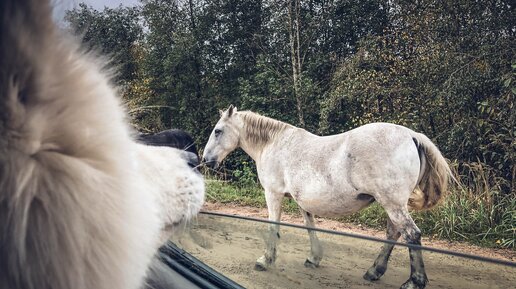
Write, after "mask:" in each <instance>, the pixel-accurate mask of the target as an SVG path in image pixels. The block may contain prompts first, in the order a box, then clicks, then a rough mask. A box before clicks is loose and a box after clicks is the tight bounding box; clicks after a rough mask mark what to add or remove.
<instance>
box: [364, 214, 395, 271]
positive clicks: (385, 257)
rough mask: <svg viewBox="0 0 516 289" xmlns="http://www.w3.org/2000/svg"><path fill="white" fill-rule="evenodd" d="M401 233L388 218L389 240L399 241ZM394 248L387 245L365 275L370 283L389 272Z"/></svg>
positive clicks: (392, 245) (391, 245)
mask: <svg viewBox="0 0 516 289" xmlns="http://www.w3.org/2000/svg"><path fill="white" fill-rule="evenodd" d="M400 235H401V234H400V233H399V232H398V230H396V228H395V227H394V224H393V223H392V221H391V220H390V219H389V218H387V239H388V240H392V241H397V240H398V238H399V237H400ZM393 248H394V244H389V243H385V244H384V245H383V247H382V249H381V251H380V254H379V255H378V257H377V258H376V260H375V261H374V264H373V266H371V268H369V270H367V272H366V273H365V274H364V279H366V280H369V281H376V280H378V279H380V277H382V276H383V274H385V271H387V263H388V262H389V257H390V256H391V252H392V249H393Z"/></svg>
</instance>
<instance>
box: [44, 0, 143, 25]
mask: <svg viewBox="0 0 516 289" xmlns="http://www.w3.org/2000/svg"><path fill="white" fill-rule="evenodd" d="M52 3H53V4H54V19H55V20H57V21H58V22H60V21H61V20H62V19H63V17H64V13H65V11H66V10H70V9H73V8H74V7H77V6H78V5H79V3H86V4H87V5H88V6H92V7H93V8H95V9H97V10H103V9H104V7H106V6H107V7H110V8H114V7H118V6H119V5H120V4H122V5H124V6H134V5H136V4H138V0H52Z"/></svg>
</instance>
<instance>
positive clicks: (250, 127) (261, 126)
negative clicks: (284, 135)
mask: <svg viewBox="0 0 516 289" xmlns="http://www.w3.org/2000/svg"><path fill="white" fill-rule="evenodd" d="M238 113H239V114H240V115H241V116H242V120H243V121H244V131H245V134H246V136H247V139H248V140H249V141H250V142H251V143H253V145H255V146H264V145H266V144H268V143H269V142H271V141H274V140H275V139H276V137H277V136H278V135H279V134H280V133H281V132H282V131H284V130H285V129H286V128H289V127H294V126H292V125H290V124H288V123H284V122H282V121H279V120H275V119H272V118H270V117H266V116H263V115H259V114H257V113H255V112H252V111H240V112H238Z"/></svg>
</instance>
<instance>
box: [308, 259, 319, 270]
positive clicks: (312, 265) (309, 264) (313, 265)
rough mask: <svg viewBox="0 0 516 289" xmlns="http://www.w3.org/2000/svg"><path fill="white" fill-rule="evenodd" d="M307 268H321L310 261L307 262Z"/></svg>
mask: <svg viewBox="0 0 516 289" xmlns="http://www.w3.org/2000/svg"><path fill="white" fill-rule="evenodd" d="M305 267H306V268H311V269H315V268H317V267H319V264H318V263H314V262H312V261H310V260H308V259H306V260H305Z"/></svg>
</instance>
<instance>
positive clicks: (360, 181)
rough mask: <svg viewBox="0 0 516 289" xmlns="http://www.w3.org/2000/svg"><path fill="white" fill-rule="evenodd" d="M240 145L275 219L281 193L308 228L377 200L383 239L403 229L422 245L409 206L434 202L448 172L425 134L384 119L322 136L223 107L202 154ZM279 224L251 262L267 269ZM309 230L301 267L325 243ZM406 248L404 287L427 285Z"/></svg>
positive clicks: (212, 155)
mask: <svg viewBox="0 0 516 289" xmlns="http://www.w3.org/2000/svg"><path fill="white" fill-rule="evenodd" d="M237 147H241V148H242V149H243V150H244V151H245V152H246V153H247V154H249V156H251V158H253V160H254V161H255V162H256V168H257V171H258V177H259V179H260V183H261V184H262V186H263V188H264V190H265V199H266V202H267V208H268V212H269V220H271V221H279V220H280V214H281V200H282V199H283V197H284V196H285V194H290V195H291V196H292V198H293V199H294V200H295V201H296V202H297V204H298V205H299V207H300V210H301V213H302V215H303V217H304V220H305V225H306V226H307V227H313V226H314V217H313V216H314V215H318V216H328V217H334V216H342V215H346V214H351V213H353V212H356V211H358V210H360V209H362V208H364V207H367V206H368V205H369V204H371V203H372V202H374V201H377V202H378V203H380V204H381V205H382V206H383V208H384V209H385V211H386V212H387V214H388V217H389V221H388V224H387V238H388V239H389V240H397V239H398V238H399V237H400V235H402V236H403V237H404V238H405V240H406V242H407V243H409V244H417V245H420V244H421V233H420V230H419V228H418V227H417V226H416V224H415V223H414V221H413V220H412V218H411V216H410V215H409V212H408V207H411V208H415V209H427V208H430V207H432V206H434V205H435V204H436V203H437V202H438V201H439V200H440V199H441V197H442V195H443V194H444V193H445V191H446V187H447V183H448V177H449V176H450V175H451V172H450V169H449V167H448V165H447V163H446V161H445V159H444V158H443V156H442V155H441V153H440V152H439V150H438V149H437V147H436V146H435V145H434V144H433V143H432V142H431V141H430V140H429V139H428V138H427V137H426V136H424V135H423V134H420V133H416V132H414V131H412V130H410V129H408V128H406V127H403V126H399V125H394V124H388V123H372V124H368V125H364V126H362V127H359V128H356V129H353V130H351V131H348V132H346V133H342V134H338V135H332V136H323V137H321V136H317V135H314V134H312V133H310V132H308V131H306V130H304V129H301V128H297V127H295V126H292V125H289V124H286V123H283V122H280V121H277V120H274V119H271V118H267V117H264V116H260V115H258V114H256V113H253V112H250V111H242V112H238V111H237V109H236V108H235V107H233V106H230V107H229V109H227V110H226V111H224V112H222V111H221V118H220V120H219V121H218V122H217V124H216V125H215V128H214V130H213V132H212V134H211V135H210V139H209V140H208V143H207V144H206V147H205V149H204V154H203V158H204V159H205V161H206V162H207V163H208V164H211V165H212V166H215V167H216V166H218V164H219V163H220V162H221V161H222V160H223V159H224V158H225V157H226V156H227V155H228V154H229V153H230V152H231V151H233V150H234V149H236V148H237ZM278 230H279V228H278V226H276V225H273V226H271V227H270V236H269V240H268V244H267V249H266V252H265V255H264V256H262V257H260V258H259V259H258V260H257V262H256V269H258V270H266V269H267V267H268V266H270V265H271V264H273V263H274V261H275V258H276V242H277V240H278V239H279V231H278ZM308 232H309V236H310V242H311V254H310V256H309V257H308V259H307V260H306V262H305V266H307V267H317V266H318V265H319V262H320V261H321V259H322V247H321V245H320V244H319V241H318V239H317V236H316V234H315V232H313V231H310V230H308ZM392 248H393V245H390V244H385V245H384V246H383V248H382V251H381V253H380V255H379V256H378V258H377V259H376V261H375V262H374V265H373V266H372V267H371V268H370V269H369V270H368V271H367V272H366V274H365V275H364V278H365V279H367V280H377V279H379V278H380V277H381V276H382V275H383V274H384V273H385V271H386V269H387V261H388V259H389V256H390V253H391V251H392ZM409 253H410V260H411V273H410V278H409V279H408V280H407V281H406V282H405V283H404V284H403V285H402V286H401V288H424V287H425V286H426V283H427V282H428V280H427V277H426V273H425V270H424V265H423V258H422V254H421V251H420V250H415V249H409Z"/></svg>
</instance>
